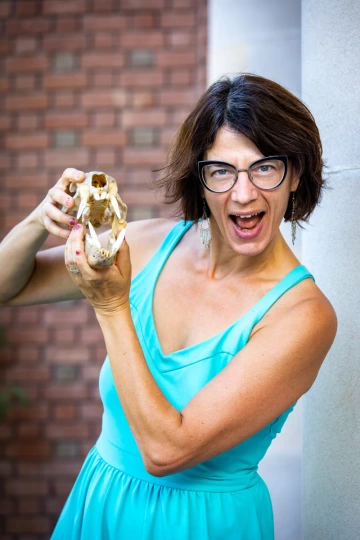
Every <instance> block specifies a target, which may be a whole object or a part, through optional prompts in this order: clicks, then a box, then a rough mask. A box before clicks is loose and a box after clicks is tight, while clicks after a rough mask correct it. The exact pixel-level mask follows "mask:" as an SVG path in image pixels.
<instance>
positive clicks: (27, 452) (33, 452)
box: [5, 440, 51, 495]
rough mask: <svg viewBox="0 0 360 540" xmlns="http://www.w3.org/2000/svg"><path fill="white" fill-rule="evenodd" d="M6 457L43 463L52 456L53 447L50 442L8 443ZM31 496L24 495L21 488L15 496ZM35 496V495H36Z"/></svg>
mask: <svg viewBox="0 0 360 540" xmlns="http://www.w3.org/2000/svg"><path fill="white" fill-rule="evenodd" d="M5 455H6V456H7V457H9V458H17V459H21V460H24V461H41V460H42V459H46V458H48V457H49V456H50V455H51V445H50V443H49V442H48V441H37V440H33V441H31V444H28V441H21V440H20V441H17V442H15V443H10V444H9V443H8V444H7V446H6V450H5ZM26 494H29V495H31V494H32V492H31V491H30V493H24V492H22V491H21V488H20V490H19V492H18V493H14V495H26ZM34 494H35V493H34Z"/></svg>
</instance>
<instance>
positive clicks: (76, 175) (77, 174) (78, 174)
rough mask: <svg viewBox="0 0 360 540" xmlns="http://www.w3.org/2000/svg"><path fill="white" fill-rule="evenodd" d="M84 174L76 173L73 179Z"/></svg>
mask: <svg viewBox="0 0 360 540" xmlns="http://www.w3.org/2000/svg"><path fill="white" fill-rule="evenodd" d="M83 174H84V173H82V172H78V173H76V174H75V178H81V177H82V175H83Z"/></svg>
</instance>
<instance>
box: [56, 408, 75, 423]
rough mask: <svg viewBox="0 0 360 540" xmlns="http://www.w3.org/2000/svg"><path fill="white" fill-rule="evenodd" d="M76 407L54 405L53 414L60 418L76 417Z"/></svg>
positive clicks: (70, 418) (69, 418)
mask: <svg viewBox="0 0 360 540" xmlns="http://www.w3.org/2000/svg"><path fill="white" fill-rule="evenodd" d="M76 413H77V409H76V407H74V406H73V405H58V406H57V407H55V416H56V418H59V419H60V420H72V419H73V418H76Z"/></svg>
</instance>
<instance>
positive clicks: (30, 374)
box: [6, 367, 50, 382]
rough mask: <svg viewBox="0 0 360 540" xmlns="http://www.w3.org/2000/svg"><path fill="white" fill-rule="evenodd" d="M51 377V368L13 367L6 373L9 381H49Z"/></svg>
mask: <svg viewBox="0 0 360 540" xmlns="http://www.w3.org/2000/svg"><path fill="white" fill-rule="evenodd" d="M49 378H50V371H49V368H46V367H43V368H40V367H38V368H36V369H33V368H20V367H16V368H12V369H9V370H8V371H7V373H6V380H7V381H9V382H22V381H48V380H49Z"/></svg>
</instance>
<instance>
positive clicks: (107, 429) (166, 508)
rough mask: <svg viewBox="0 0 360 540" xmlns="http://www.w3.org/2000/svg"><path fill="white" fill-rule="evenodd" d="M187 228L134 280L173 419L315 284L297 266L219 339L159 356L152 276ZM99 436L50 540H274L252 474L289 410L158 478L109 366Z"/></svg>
mask: <svg viewBox="0 0 360 540" xmlns="http://www.w3.org/2000/svg"><path fill="white" fill-rule="evenodd" d="M192 224H193V222H184V221H180V222H178V223H177V224H176V225H175V226H174V227H173V228H172V229H171V231H170V232H169V233H168V235H167V236H166V238H165V239H164V241H163V242H162V244H161V246H160V247H159V249H158V250H157V252H156V253H155V254H154V255H153V257H152V258H151V260H150V261H149V263H148V264H147V265H146V266H145V267H144V268H143V270H142V271H141V272H140V273H139V274H138V275H137V276H136V277H135V278H134V279H133V281H132V285H131V292H130V300H131V310H132V317H133V320H134V324H135V327H136V331H137V334H138V338H139V340H140V343H141V346H142V349H143V352H144V355H145V358H146V361H147V363H148V366H149V369H150V370H151V373H152V375H153V377H154V378H155V380H156V382H157V384H158V385H159V387H160V388H161V389H162V391H163V393H164V394H165V396H166V397H167V399H168V400H169V401H170V402H171V403H172V405H173V406H174V407H176V408H177V409H178V410H179V411H180V410H181V409H182V408H183V407H185V405H186V404H187V403H188V401H189V400H191V398H192V397H193V396H194V395H195V394H196V392H198V391H199V390H200V389H201V388H202V387H203V386H204V385H205V384H206V383H207V382H208V381H209V380H210V379H212V378H213V377H215V376H216V375H217V374H218V373H219V372H220V371H221V370H222V369H223V368H224V367H225V366H226V365H227V363H228V362H230V361H231V359H232V358H233V356H234V355H235V354H236V353H237V352H238V351H240V349H242V347H244V346H245V345H246V343H247V341H248V339H249V336H250V333H251V330H252V328H253V326H254V325H255V324H256V323H257V322H258V321H260V319H261V318H262V317H263V316H264V314H265V313H266V312H267V311H268V309H270V308H271V306H272V305H273V304H274V302H276V300H278V298H280V296H281V295H282V294H284V293H285V292H286V291H287V290H288V289H290V288H291V287H293V286H295V285H296V284H297V283H299V282H300V281H302V280H303V279H306V278H312V279H314V278H313V276H312V275H311V274H310V273H309V272H308V270H307V269H306V268H305V267H304V266H298V267H297V268H294V269H293V270H292V271H291V272H290V273H289V274H288V275H287V276H285V278H284V279H282V280H281V281H280V282H279V283H277V284H276V285H275V287H274V288H273V289H271V290H270V291H269V292H268V293H267V294H266V295H265V296H264V297H263V298H262V299H261V300H260V301H259V302H257V304H256V305H255V306H253V308H252V309H250V310H249V311H248V312H247V313H246V314H245V315H244V316H243V317H241V318H240V319H238V320H237V321H235V322H234V323H233V324H232V325H231V326H230V327H229V328H227V329H226V330H225V331H223V332H221V333H219V334H217V335H215V336H213V337H211V338H209V339H207V340H205V341H203V342H201V343H198V344H196V345H192V346H191V347H187V348H186V349H183V350H179V351H176V352H174V353H171V354H169V355H164V354H163V352H162V350H161V346H160V343H159V339H158V336H157V333H156V329H155V326H154V319H153V314H152V301H153V293H154V287H155V284H156V281H157V278H158V276H159V274H160V272H161V269H162V268H163V266H164V264H165V262H166V260H167V259H168V257H169V256H170V255H171V252H172V251H173V249H174V248H175V246H176V245H177V243H178V242H179V241H180V239H181V238H182V236H183V235H184V234H185V233H186V231H187V230H188V229H189V228H190V227H191V225H192ZM100 395H101V399H102V402H103V405H104V414H103V422H102V432H101V435H100V437H99V439H98V441H97V442H96V445H95V446H94V448H92V450H90V452H89V454H88V456H87V458H86V460H85V462H84V465H83V467H82V469H81V471H80V474H79V476H78V478H77V480H76V482H75V485H74V487H73V489H72V491H71V493H70V495H69V497H68V500H67V502H66V504H65V506H64V509H63V511H62V513H61V516H60V518H59V520H58V523H57V526H56V528H55V530H54V533H53V535H52V537H51V538H52V540H60V539H63V540H80V539H81V540H119V539H121V540H128V539H131V540H224V539H226V540H235V539H236V540H273V539H274V522H273V510H272V504H271V499H270V494H269V491H268V489H267V486H266V484H265V482H264V481H263V479H262V478H261V477H260V476H259V474H258V472H257V469H258V463H259V461H260V460H261V459H262V458H263V457H264V455H265V453H266V451H267V449H268V448H269V446H270V444H271V442H272V440H273V439H274V438H275V437H276V435H277V433H279V432H280V431H281V429H282V426H283V425H284V422H285V420H286V418H287V417H288V415H289V413H290V412H291V411H292V410H293V408H294V406H295V405H296V403H294V404H293V405H292V406H291V407H290V408H289V409H288V410H286V411H285V412H284V413H283V414H281V415H280V416H279V417H278V418H276V419H275V420H274V421H273V422H272V423H271V424H269V425H268V426H266V427H265V428H264V429H262V430H261V431H259V432H258V433H256V434H255V435H253V436H252V437H250V438H249V439H247V440H245V441H244V442H242V443H241V444H239V445H237V446H235V447H234V448H231V449H230V450H228V451H227V452H225V453H223V454H220V455H218V456H216V457H214V458H213V459H210V460H209V461H205V462H203V463H200V464H199V465H196V466H195V467H192V468H189V469H187V470H185V471H183V472H180V473H176V474H171V475H168V476H164V477H155V476H152V475H151V474H149V473H148V472H147V471H146V469H145V467H144V464H143V460H142V457H141V454H140V452H139V449H138V447H137V445H136V442H135V439H134V437H133V435H132V433H131V430H130V427H129V424H128V422H127V420H126V417H125V414H124V412H123V409H122V407H121V403H120V400H119V398H118V395H117V392H116V389H115V385H114V380H113V377H112V373H111V367H110V363H109V358H108V357H107V358H106V359H105V362H104V365H103V367H102V369H101V374H100Z"/></svg>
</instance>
